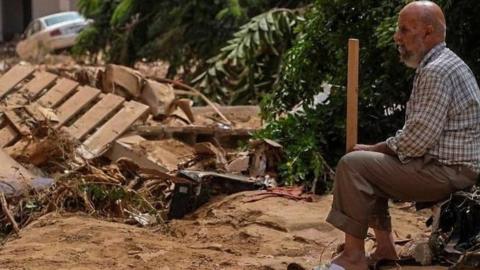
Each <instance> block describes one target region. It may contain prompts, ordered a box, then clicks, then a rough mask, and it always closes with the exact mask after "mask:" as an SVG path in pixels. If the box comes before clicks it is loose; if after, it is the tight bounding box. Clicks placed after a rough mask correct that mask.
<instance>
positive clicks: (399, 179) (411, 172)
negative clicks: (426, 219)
mask: <svg viewBox="0 0 480 270" xmlns="http://www.w3.org/2000/svg"><path fill="white" fill-rule="evenodd" d="M476 177H477V174H476V173H475V172H474V171H473V170H471V169H469V168H467V167H464V166H445V165H441V164H439V163H438V162H437V161H435V160H433V159H431V158H428V157H423V158H417V159H413V160H411V161H410V162H409V163H407V164H403V163H401V162H400V161H399V159H398V158H397V157H394V156H390V155H386V154H382V153H377V152H367V151H355V152H351V153H348V154H346V155H345V156H343V157H342V159H341V160H340V161H339V163H338V165H337V171H336V175H335V184H334V190H333V203H332V209H331V211H330V213H329V215H328V217H327V222H329V223H330V224H332V225H333V226H335V227H337V228H338V229H340V230H342V231H343V232H345V233H347V234H350V235H352V236H354V237H357V238H360V239H364V238H365V237H366V235H367V230H368V227H371V228H374V229H379V230H384V231H391V221H390V215H389V213H388V199H390V198H391V199H398V200H402V201H416V202H431V201H439V200H443V199H446V198H448V196H449V195H450V194H451V193H453V192H455V191H457V190H461V189H465V188H467V187H470V186H472V185H474V184H475V181H476Z"/></svg>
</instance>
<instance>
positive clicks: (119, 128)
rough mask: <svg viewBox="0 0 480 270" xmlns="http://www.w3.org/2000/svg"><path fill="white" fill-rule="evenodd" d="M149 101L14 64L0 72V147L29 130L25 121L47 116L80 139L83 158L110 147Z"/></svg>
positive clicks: (10, 143)
mask: <svg viewBox="0 0 480 270" xmlns="http://www.w3.org/2000/svg"><path fill="white" fill-rule="evenodd" d="M148 109H149V108H148V106H146V105H144V104H141V103H138V102H134V101H129V102H125V100H124V98H123V97H119V96H117V95H114V94H101V91H100V90H99V89H96V88H92V87H88V86H79V84H78V82H75V81H72V80H69V79H66V78H59V77H57V75H54V74H51V73H48V72H38V71H37V72H36V71H35V69H34V68H33V67H31V66H27V65H17V66H15V67H13V68H12V69H11V70H9V71H8V72H7V73H5V74H4V75H3V76H1V77H0V113H1V114H0V147H6V146H10V145H13V144H14V143H16V141H17V140H18V139H19V138H20V137H21V135H28V134H29V132H30V126H29V125H28V123H30V124H31V123H32V122H35V121H45V120H49V121H52V122H54V123H53V124H54V127H56V128H64V129H65V130H66V131H67V132H68V133H69V134H70V135H71V136H72V137H73V138H75V139H78V140H79V141H80V142H81V143H82V144H81V147H80V148H79V149H78V150H79V152H80V153H81V154H85V156H84V157H85V158H94V157H96V156H98V155H101V154H103V152H104V151H105V150H108V148H109V147H110V145H111V144H112V143H113V142H114V141H115V140H116V139H117V138H118V137H120V136H121V135H122V134H123V133H124V132H125V131H126V130H127V129H128V128H129V127H130V126H131V125H132V124H133V123H134V122H136V121H137V120H139V119H140V118H142V117H143V116H144V115H145V114H146V113H147V111H148Z"/></svg>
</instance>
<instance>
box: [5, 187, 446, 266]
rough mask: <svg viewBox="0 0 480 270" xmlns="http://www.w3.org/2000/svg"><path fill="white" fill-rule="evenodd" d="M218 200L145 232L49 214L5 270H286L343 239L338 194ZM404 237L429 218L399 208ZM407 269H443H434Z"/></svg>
mask: <svg viewBox="0 0 480 270" xmlns="http://www.w3.org/2000/svg"><path fill="white" fill-rule="evenodd" d="M254 194H256V192H244V193H238V194H235V195H231V196H228V197H225V198H223V199H218V200H217V201H216V202H212V203H210V204H208V205H206V206H204V207H202V208H201V209H199V210H198V211H197V212H196V213H195V214H193V215H192V216H190V217H188V218H187V219H184V220H175V221H172V222H170V224H169V226H168V227H169V229H167V232H165V230H163V229H161V228H139V227H134V226H130V225H125V224H119V223H113V222H108V221H102V220H98V219H94V218H92V217H89V216H86V215H83V214H63V215H61V214H49V215H47V216H44V217H42V218H41V219H39V220H37V221H35V222H33V223H31V224H30V225H29V226H28V227H27V228H25V229H23V230H22V231H21V235H20V237H17V238H15V237H14V238H12V239H10V240H9V241H7V243H5V245H4V246H3V248H2V249H1V250H0V269H163V270H167V269H172V270H173V269H286V266H287V264H288V263H290V262H298V263H301V264H303V265H305V266H307V267H311V266H314V265H316V264H318V263H319V262H320V261H328V260H329V259H330V258H331V256H332V253H333V252H334V250H335V248H336V246H337V245H338V244H339V243H341V242H342V234H341V233H340V232H339V231H338V230H335V229H334V228H333V227H331V226H330V225H328V224H326V223H325V222H324V220H325V216H326V214H327V212H328V209H329V207H330V202H331V196H324V197H318V198H316V199H315V202H311V203H310V202H304V201H300V202H296V201H293V200H288V199H285V198H279V197H277V198H267V199H264V200H260V201H257V202H252V203H245V202H244V201H245V200H246V199H248V198H249V196H252V195H254ZM392 216H393V220H394V226H395V228H396V231H397V232H398V238H402V239H404V238H405V237H407V235H411V236H412V237H414V238H415V237H417V236H420V235H422V234H423V233H424V226H423V221H424V220H425V216H424V215H419V214H416V213H411V212H409V211H406V210H400V209H393V211H392ZM403 269H412V270H413V269H443V268H435V267H427V268H407V267H404V268H403Z"/></svg>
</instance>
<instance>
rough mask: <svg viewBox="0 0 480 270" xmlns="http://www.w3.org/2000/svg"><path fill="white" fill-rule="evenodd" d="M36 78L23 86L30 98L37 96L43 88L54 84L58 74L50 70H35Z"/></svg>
mask: <svg viewBox="0 0 480 270" xmlns="http://www.w3.org/2000/svg"><path fill="white" fill-rule="evenodd" d="M34 76H35V77H34V78H33V79H32V80H31V81H29V82H28V83H27V84H25V86H23V87H22V89H24V90H25V91H26V92H27V94H28V96H29V97H30V98H36V97H37V96H38V94H40V92H42V90H43V89H45V88H47V87H49V86H50V85H52V84H53V83H54V82H55V80H56V79H57V75H55V74H52V73H50V72H45V71H40V72H35V74H34Z"/></svg>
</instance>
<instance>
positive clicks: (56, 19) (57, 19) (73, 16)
mask: <svg viewBox="0 0 480 270" xmlns="http://www.w3.org/2000/svg"><path fill="white" fill-rule="evenodd" d="M81 18H82V16H80V14H78V13H67V14H61V15H57V16H53V17H49V18H47V19H45V25H46V26H52V25H54V24H57V23H63V22H66V21H73V20H78V19H81Z"/></svg>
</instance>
